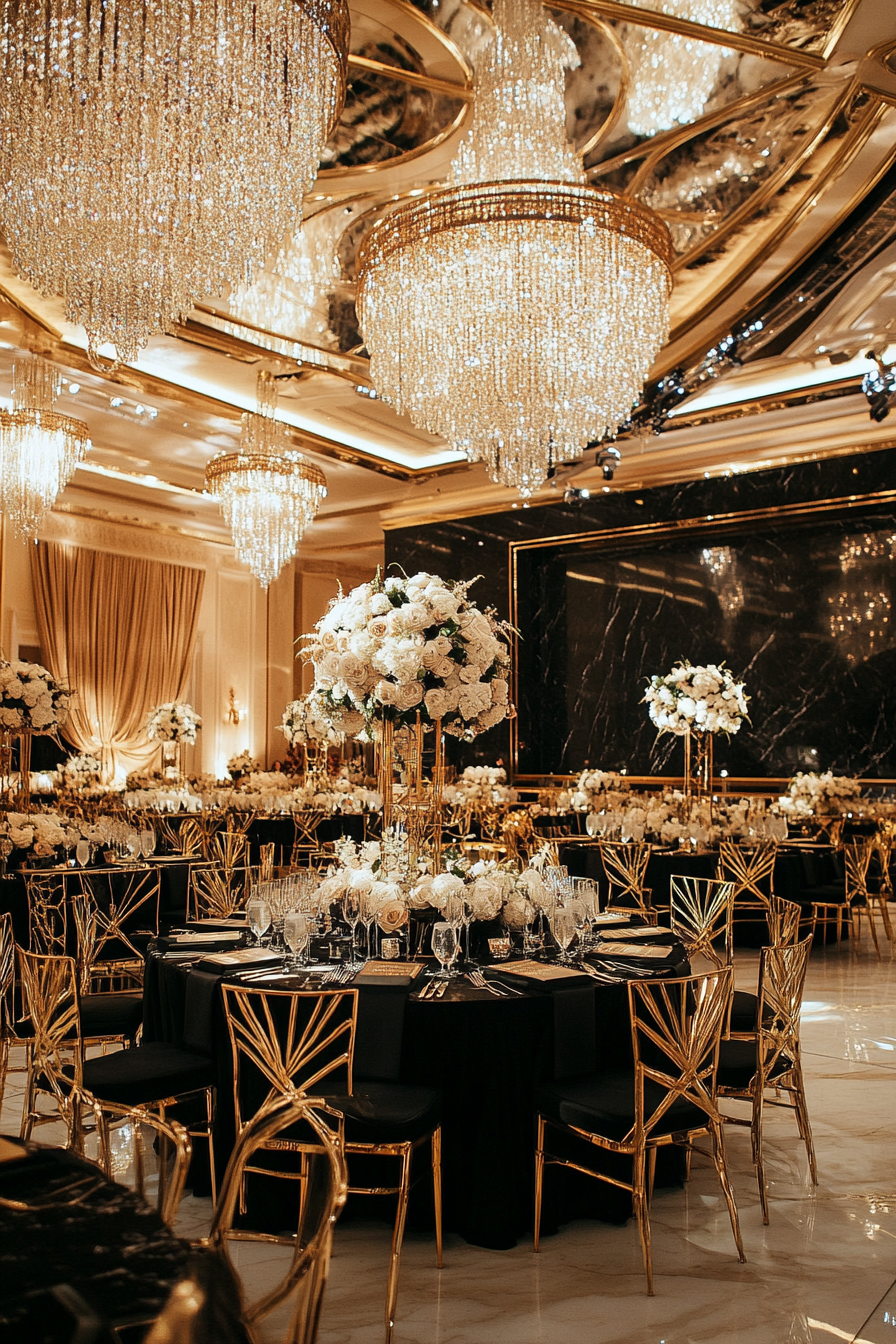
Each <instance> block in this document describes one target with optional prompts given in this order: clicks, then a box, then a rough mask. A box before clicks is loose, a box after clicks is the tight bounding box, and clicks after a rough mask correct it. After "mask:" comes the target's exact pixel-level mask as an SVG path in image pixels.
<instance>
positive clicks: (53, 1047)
mask: <svg viewBox="0 0 896 1344" xmlns="http://www.w3.org/2000/svg"><path fill="white" fill-rule="evenodd" d="M18 956H19V978H20V982H21V988H22V1009H23V1012H24V1014H25V1015H26V1016H27V1018H28V1019H29V1020H30V1023H31V1029H32V1036H31V1040H30V1044H31V1069H30V1072H29V1076H28V1088H27V1092H26V1097H25V1121H24V1124H23V1130H22V1137H23V1138H28V1137H29V1136H30V1133H31V1128H32V1126H33V1124H35V1123H42V1122H43V1123H46V1122H48V1121H50V1120H53V1119H56V1117H55V1116H46V1117H42V1116H40V1115H38V1113H37V1110H36V1097H37V1092H38V1089H39V1090H40V1091H41V1092H49V1093H51V1094H52V1095H53V1097H54V1098H55V1100H56V1103H57V1106H58V1108H59V1112H60V1113H61V1115H62V1116H63V1118H64V1119H65V1121H66V1124H67V1125H68V1127H69V1132H70V1134H71V1132H72V1111H71V1100H70V1099H71V1081H70V1080H69V1079H67V1078H66V1077H65V1076H64V1074H63V1068H64V1066H65V1065H66V1064H70V1065H72V1066H73V1079H72V1081H73V1082H74V1085H75V1087H80V1086H81V1065H82V1058H81V1040H80V1037H81V1021H80V1013H79V1006H78V985H77V970H76V967H75V961H74V958H72V957H57V956H46V955H43V954H42V953H38V952H26V951H25V950H24V948H19V953H18Z"/></svg>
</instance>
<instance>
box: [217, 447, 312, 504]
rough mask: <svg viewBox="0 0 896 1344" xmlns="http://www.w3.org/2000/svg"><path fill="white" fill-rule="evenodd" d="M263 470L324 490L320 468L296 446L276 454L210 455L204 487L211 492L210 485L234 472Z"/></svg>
mask: <svg viewBox="0 0 896 1344" xmlns="http://www.w3.org/2000/svg"><path fill="white" fill-rule="evenodd" d="M247 471H264V472H267V473H268V474H270V475H273V476H282V477H283V478H284V480H301V481H307V482H308V483H309V484H311V485H314V486H317V488H318V489H322V490H326V488H327V478H326V476H325V475H324V473H323V472H322V471H321V469H320V467H317V466H315V465H314V463H313V462H309V461H308V459H307V458H306V457H305V456H304V455H303V454H302V453H300V452H299V451H298V450H297V449H289V450H288V451H287V452H285V453H280V454H278V455H276V456H274V455H271V456H268V455H267V454H265V453H225V454H223V455H222V456H220V457H213V458H212V459H211V461H210V462H209V463H208V465H207V466H206V469H205V483H206V488H207V489H210V490H211V492H212V493H214V489H213V487H214V486H215V485H216V484H217V483H218V482H219V481H220V480H221V479H222V478H224V477H227V476H231V475H232V474H233V473H234V472H239V473H243V472H247Z"/></svg>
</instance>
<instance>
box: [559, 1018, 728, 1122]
mask: <svg viewBox="0 0 896 1344" xmlns="http://www.w3.org/2000/svg"><path fill="white" fill-rule="evenodd" d="M746 1044H747V1045H749V1042H747V1043H746ZM664 1096H665V1088H662V1087H660V1086H659V1085H658V1084H657V1083H651V1082H649V1081H648V1082H645V1084H644V1115H645V1119H647V1118H649V1117H650V1115H651V1114H652V1113H653V1111H654V1110H655V1109H656V1107H657V1106H658V1105H659V1104H660V1102H661V1101H662V1099H663V1097H664ZM535 1106H536V1109H537V1110H538V1112H539V1113H540V1114H541V1115H543V1116H545V1117H546V1118H547V1119H549V1120H556V1121H558V1122H559V1123H560V1124H563V1125H574V1126H575V1127H576V1128H577V1129H586V1130H588V1131H589V1132H590V1133H592V1134H599V1135H601V1136H602V1137H603V1138H605V1139H613V1140H615V1141H618V1140H619V1139H622V1138H624V1137H625V1136H626V1134H628V1132H629V1130H630V1129H631V1127H632V1125H633V1124H634V1121H635V1075H634V1071H633V1070H631V1069H627V1070H619V1071H615V1072H613V1073H601V1074H583V1075H582V1076H581V1077H578V1078H562V1079H560V1080H559V1081H558V1082H555V1083H548V1084H546V1085H545V1086H543V1087H540V1088H539V1089H538V1091H537V1092H536V1094H535ZM707 1120H708V1116H707V1114H706V1112H705V1111H704V1110H701V1108H700V1107H699V1106H695V1105H693V1104H692V1103H691V1102H689V1101H681V1100H679V1101H676V1102H674V1103H673V1104H672V1106H670V1107H669V1109H668V1111H667V1112H666V1113H665V1115H664V1116H663V1118H662V1119H661V1120H660V1122H659V1124H658V1125H657V1126H656V1128H654V1129H652V1130H651V1133H653V1134H675V1133H677V1132H678V1131H679V1130H686V1129H702V1128H703V1127H704V1125H706V1123H707Z"/></svg>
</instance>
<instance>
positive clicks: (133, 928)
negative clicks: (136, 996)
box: [72, 868, 161, 994]
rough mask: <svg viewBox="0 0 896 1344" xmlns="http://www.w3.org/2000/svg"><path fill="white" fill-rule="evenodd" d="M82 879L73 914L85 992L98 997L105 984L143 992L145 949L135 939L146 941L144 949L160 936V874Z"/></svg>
mask: <svg viewBox="0 0 896 1344" xmlns="http://www.w3.org/2000/svg"><path fill="white" fill-rule="evenodd" d="M78 876H79V878H80V884H79V885H80V889H79V890H77V889H76V890H75V891H74V892H73V895H72V910H73V914H74V919H75V927H76V930H77V935H78V939H77V941H78V950H77V961H78V968H79V974H80V988H81V993H82V994H92V993H95V992H96V990H97V986H98V985H100V984H103V985H104V986H105V987H107V988H108V989H112V988H113V987H114V988H115V989H118V990H120V989H122V988H124V987H129V988H142V986H143V970H144V957H143V950H144V948H143V947H141V946H139V945H138V943H137V942H136V941H135V939H137V938H140V939H142V940H143V943H144V947H145V943H146V941H147V940H148V939H149V938H152V937H154V936H155V935H156V934H157V933H158V931H159V894H160V890H161V877H160V875H159V871H158V869H157V868H133V869H115V868H113V869H110V870H108V871H106V872H103V871H101V872H96V873H86V872H85V873H80V874H79V875H78ZM138 925H139V927H138ZM120 982H124V984H122V983H120Z"/></svg>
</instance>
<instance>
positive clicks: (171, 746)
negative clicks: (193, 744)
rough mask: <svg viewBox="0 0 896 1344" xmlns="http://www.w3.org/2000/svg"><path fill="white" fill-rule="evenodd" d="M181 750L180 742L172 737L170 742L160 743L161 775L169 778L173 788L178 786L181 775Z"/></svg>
mask: <svg viewBox="0 0 896 1344" xmlns="http://www.w3.org/2000/svg"><path fill="white" fill-rule="evenodd" d="M180 760H181V751H180V742H178V741H176V740H174V739H172V741H170V742H163V743H162V777H163V778H164V779H168V780H170V781H171V782H172V783H173V784H174V786H175V788H178V789H179V788H180V786H181V782H182V779H183V776H182V774H181V764H180Z"/></svg>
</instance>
